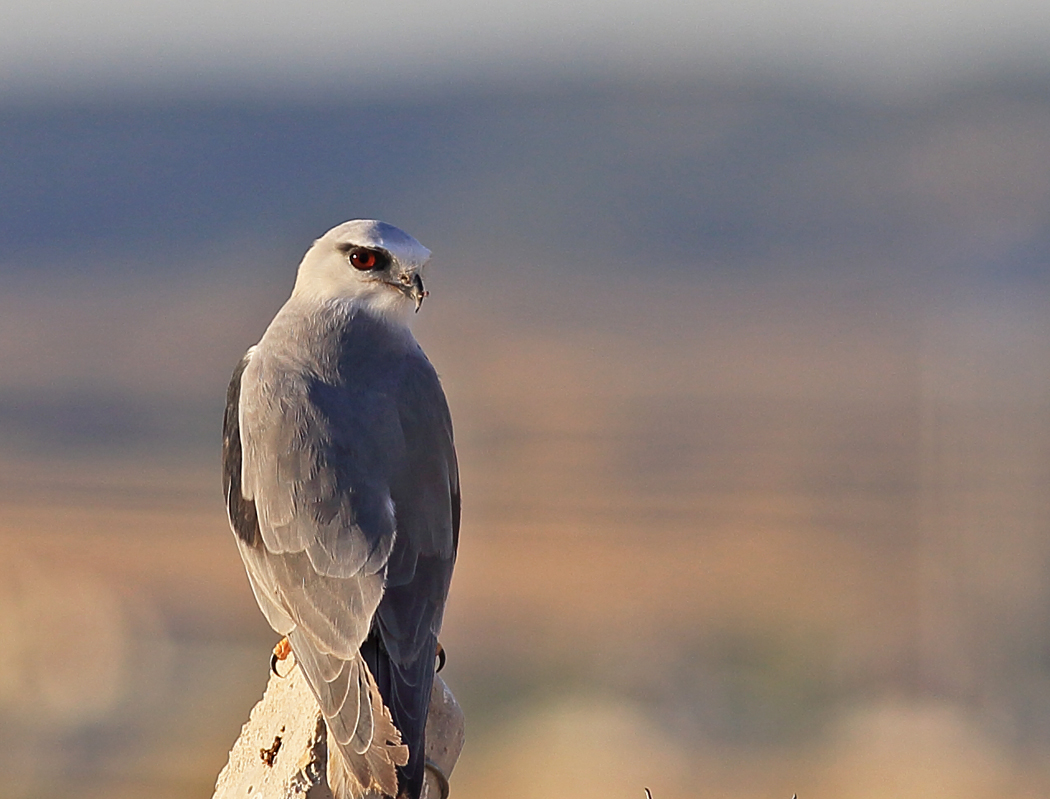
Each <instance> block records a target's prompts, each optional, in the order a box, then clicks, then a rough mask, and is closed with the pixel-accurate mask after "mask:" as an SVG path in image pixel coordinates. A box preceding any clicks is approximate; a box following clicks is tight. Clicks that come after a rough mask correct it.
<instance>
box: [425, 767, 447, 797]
mask: <svg viewBox="0 0 1050 799" xmlns="http://www.w3.org/2000/svg"><path fill="white" fill-rule="evenodd" d="M425 768H426V770H427V771H429V772H430V773H431V774H433V775H434V778H435V779H436V780H437V784H438V788H439V789H440V791H441V798H440V799H448V777H446V776H445V772H444V771H442V770H441V768H440V767H439V766H438V764H437V763H435V762H434V761H433V760H431V759H430V758H429V757H428V758H427V759H426V764H425Z"/></svg>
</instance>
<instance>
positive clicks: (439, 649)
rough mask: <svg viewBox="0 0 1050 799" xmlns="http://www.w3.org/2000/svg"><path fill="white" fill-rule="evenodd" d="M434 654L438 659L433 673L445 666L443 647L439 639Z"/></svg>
mask: <svg viewBox="0 0 1050 799" xmlns="http://www.w3.org/2000/svg"><path fill="white" fill-rule="evenodd" d="M435 654H436V655H437V659H438V664H437V668H436V669H434V673H435V674H436V673H437V672H439V671H441V670H442V669H443V668H445V659H446V658H445V647H443V646H442V645H441V642H440V641H438V645H437V652H436V653H435Z"/></svg>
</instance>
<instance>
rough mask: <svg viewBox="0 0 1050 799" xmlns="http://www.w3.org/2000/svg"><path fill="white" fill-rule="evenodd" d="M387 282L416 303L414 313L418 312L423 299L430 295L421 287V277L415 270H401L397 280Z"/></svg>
mask: <svg viewBox="0 0 1050 799" xmlns="http://www.w3.org/2000/svg"><path fill="white" fill-rule="evenodd" d="M387 283H388V284H389V285H390V286H393V287H394V288H396V289H397V290H398V291H400V292H401V293H402V294H404V295H405V296H406V297H408V298H409V299H411V300H412V301H413V302H414V303H415V304H416V313H419V306H420V305H422V304H423V300H424V299H425V298H426V297H428V296H429V295H430V292H429V291H427V290H426V289H425V288H423V278H421V277H420V276H419V273H418V272H415V271H411V272H402V273H401V274H400V275H398V276H397V280H390V281H387Z"/></svg>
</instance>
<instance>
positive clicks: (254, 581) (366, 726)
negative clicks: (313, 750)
mask: <svg viewBox="0 0 1050 799" xmlns="http://www.w3.org/2000/svg"><path fill="white" fill-rule="evenodd" d="M429 257H430V251H429V250H427V249H426V248H425V247H423V246H422V245H421V244H420V243H419V242H417V241H416V240H415V239H414V238H412V237H411V236H409V235H408V234H407V233H404V232H403V231H401V230H399V229H397V228H395V227H393V226H392V225H388V224H386V223H384V222H377V221H373V220H355V221H352V222H346V223H344V224H342V225H339V226H338V227H335V228H333V229H332V230H330V231H328V232H327V233H326V234H325V235H324V236H322V237H321V238H320V239H318V240H317V241H316V242H314V245H313V246H312V247H311V248H310V250H309V251H308V252H307V253H306V256H305V257H304V258H303V260H302V263H301V264H300V265H299V272H298V276H297V278H296V281H295V288H294V289H293V291H292V296H291V298H290V299H289V300H288V302H287V303H286V304H285V305H284V307H283V308H281V310H280V311H279V312H278V314H277V316H276V317H274V320H273V321H272V322H271V323H270V326H269V327H268V328H267V329H266V332H265V333H264V334H263V337H262V339H261V340H260V341H259V343H258V344H256V345H255V346H254V347H252V348H250V349H249V350H248V352H247V354H246V355H245V356H244V358H243V360H242V361H241V362H240V364H238V366H237V368H236V369H235V370H234V373H233V379H232V380H231V382H230V387H229V390H228V392H227V405H226V414H225V419H224V425H223V487H224V490H225V495H226V501H227V509H228V511H229V517H230V524H231V526H232V527H233V530H234V533H235V534H236V539H237V545H238V548H239V550H240V553H241V557H242V558H243V560H244V565H245V568H246V569H247V571H248V578H249V580H250V582H251V586H252V590H253V591H254V592H255V598H256V599H257V600H258V602H259V607H260V608H262V611H263V613H264V614H265V615H266V618H267V620H268V621H269V622H270V625H271V626H272V627H273V628H274V629H275V630H276V631H277V632H279V633H281V634H283V635H286V636H288V640H289V642H290V643H291V648H292V651H293V652H294V653H295V657H296V661H297V662H298V663H299V666H300V668H301V669H302V671H303V673H304V674H305V676H306V680H307V682H308V683H309V684H310V687H311V688H312V689H313V692H314V694H315V695H316V697H317V701H318V703H319V704H320V707H321V710H322V712H323V714H324V718H325V720H326V721H327V723H328V735H329V758H328V780H329V785H330V787H331V788H332V791H333V793H334V795H335V797H336V799H356V797H359V796H361V795H363V794H366V793H367V792H369V791H371V792H376V793H381V794H384V795H386V796H396V797H405V799H418V796H419V793H420V790H421V788H422V784H423V773H424V761H425V741H424V730H425V726H426V719H427V710H428V707H429V702H430V692H431V686H432V684H433V679H434V669H435V654H436V647H437V634H438V631H439V629H440V627H441V618H442V613H443V610H444V607H445V598H446V596H447V594H448V587H449V581H450V579H451V576H452V567H453V563H454V561H455V558H456V548H457V545H458V539H459V512H460V497H459V476H458V470H457V466H456V452H455V448H454V446H453V440H452V422H451V418H450V416H449V411H448V405H447V403H446V401H445V395H444V392H443V391H442V389H441V384H440V383H439V381H438V376H437V374H436V372H435V371H434V368H433V367H432V366H431V365H430V362H429V361H428V360H427V357H426V355H424V354H423V351H422V349H421V348H420V347H419V344H417V343H416V340H415V338H413V336H412V333H411V332H410V330H409V327H408V322H409V320H410V319H411V317H412V315H413V312H414V311H415V310H418V308H419V305H420V304H421V303H422V301H423V298H424V297H425V296H426V294H427V292H426V291H425V290H424V289H423V281H422V278H421V275H420V273H421V272H422V270H423V267H424V265H425V264H426V262H427V260H428V259H429Z"/></svg>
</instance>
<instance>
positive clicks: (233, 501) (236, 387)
mask: <svg viewBox="0 0 1050 799" xmlns="http://www.w3.org/2000/svg"><path fill="white" fill-rule="evenodd" d="M248 357H249V356H248V355H245V356H244V357H243V358H241V362H240V363H239V364H237V368H236V369H234V370H233V378H232V379H231V380H230V387H229V388H227V389H226V413H225V414H224V416H223V420H222V490H223V493H224V494H225V495H226V511H227V514H228V515H229V517H230V525H231V526H232V527H233V531H234V533H236V534H237V537H238V538H239V539H241V541H243V542H244V543H245V544H247V545H248V546H253V547H254V546H258V545H259V543H260V541H261V540H262V536H261V535H260V533H259V518H258V516H257V515H256V512H255V501H254V500H250V499H245V498H244V496H243V495H242V494H241V464H242V462H243V461H242V459H241V424H240V414H239V409H240V404H241V375H243V374H244V367H246V366H247V365H248Z"/></svg>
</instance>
